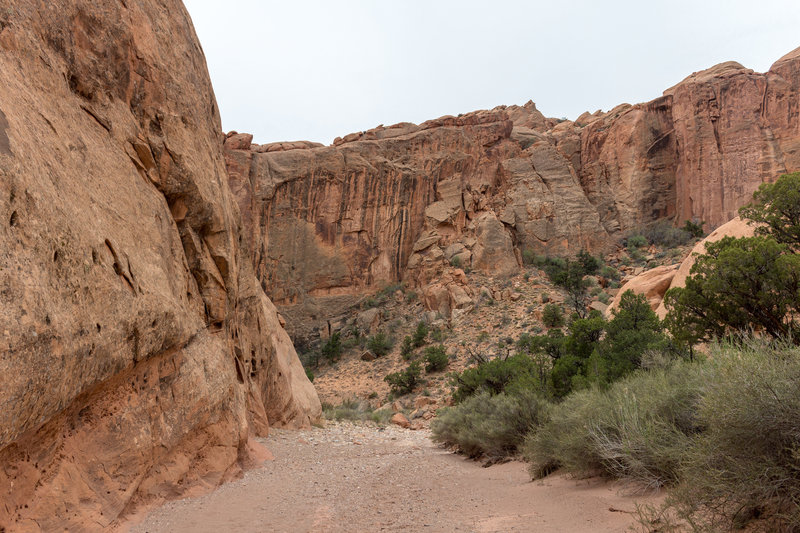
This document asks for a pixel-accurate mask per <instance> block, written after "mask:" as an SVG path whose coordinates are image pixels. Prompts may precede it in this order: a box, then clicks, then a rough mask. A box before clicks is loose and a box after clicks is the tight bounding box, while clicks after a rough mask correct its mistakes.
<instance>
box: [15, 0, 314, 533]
mask: <svg viewBox="0 0 800 533" xmlns="http://www.w3.org/2000/svg"><path fill="white" fill-rule="evenodd" d="M0 76H2V79H3V84H2V88H1V89H0V174H1V175H2V179H0V213H1V214H2V221H3V223H2V224H0V228H2V229H0V405H2V406H3V409H2V410H0V531H2V530H4V528H5V530H26V531H29V530H47V531H53V530H65V529H69V530H96V529H99V528H103V527H107V526H109V525H110V524H112V523H113V522H114V520H115V519H116V518H117V517H119V516H120V515H121V514H124V513H127V512H129V511H131V510H132V509H134V508H136V507H137V506H138V505H140V504H143V503H147V502H152V501H159V500H162V499H164V498H170V497H175V496H178V495H180V494H181V493H184V492H185V491H187V490H190V489H193V488H197V487H210V486H214V485H216V484H218V483H220V482H221V481H223V480H225V479H226V478H229V477H230V476H232V475H235V474H236V473H237V472H238V471H239V470H240V468H241V466H242V465H243V464H245V463H246V462H247V461H248V456H249V452H248V450H249V447H248V438H249V436H250V435H251V434H253V433H256V434H258V433H263V432H265V431H266V430H267V428H268V427H269V425H270V424H284V425H304V424H308V423H309V420H310V419H313V418H315V417H317V416H319V412H320V407H319V401H318V399H317V397H316V393H315V391H314V389H313V387H312V386H311V385H310V383H309V382H308V381H307V379H306V377H305V374H304V373H303V370H302V367H301V366H300V364H299V361H298V360H297V357H296V354H295V353H294V349H293V348H292V345H291V342H290V341H289V338H288V336H287V335H286V333H285V331H284V330H283V329H282V328H281V326H280V324H279V317H278V315H277V313H276V310H275V308H274V306H273V305H272V304H271V302H270V301H269V300H268V299H267V297H266V296H265V295H264V293H263V291H262V290H261V288H260V287H259V286H258V284H257V282H256V279H255V277H254V275H253V270H252V266H251V264H250V261H249V257H248V254H247V253H246V250H245V246H243V244H242V238H241V232H240V225H241V223H240V216H239V211H238V208H237V205H236V203H235V201H234V200H233V197H232V195H231V193H230V191H229V189H228V185H227V179H226V175H225V165H224V160H223V156H222V147H221V145H222V137H221V134H220V133H219V131H220V120H219V114H218V111H217V107H216V103H215V99H214V94H213V91H212V88H211V84H210V82H209V79H208V74H207V72H206V67H205V61H204V57H203V53H202V50H201V48H200V45H199V44H198V41H197V38H196V36H195V34H194V30H193V28H192V24H191V21H190V20H189V17H188V15H187V13H186V11H185V10H184V8H183V6H182V5H181V3H180V2H179V1H178V0H166V1H160V2H155V1H152V0H126V1H124V2H102V3H93V2H86V1H73V0H70V1H67V0H54V1H44V0H38V1H37V0H31V1H28V2H16V3H14V4H13V6H7V7H3V8H2V9H0Z"/></svg>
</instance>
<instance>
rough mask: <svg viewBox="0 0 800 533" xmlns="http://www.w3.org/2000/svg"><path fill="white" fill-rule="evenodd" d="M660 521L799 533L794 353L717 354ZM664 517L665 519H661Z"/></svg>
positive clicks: (799, 402) (798, 355)
mask: <svg viewBox="0 0 800 533" xmlns="http://www.w3.org/2000/svg"><path fill="white" fill-rule="evenodd" d="M706 366H708V367H710V369H711V372H709V376H708V380H707V381H708V383H707V385H706V387H705V390H704V394H703V397H702V400H701V401H700V407H699V424H700V426H702V427H703V429H704V431H703V433H702V434H701V435H700V436H698V438H696V439H695V440H694V442H693V444H692V445H691V446H689V447H688V448H687V450H686V452H685V454H684V455H685V457H684V460H683V468H682V469H681V483H680V484H679V485H678V486H677V487H676V488H675V490H673V491H671V493H670V496H669V498H668V500H667V503H666V505H665V508H662V509H661V514H662V518H663V516H671V517H672V518H673V519H677V520H678V521H679V522H682V523H690V524H692V525H693V526H694V528H695V529H696V530H703V531H729V530H732V529H741V528H747V530H748V531H799V530H800V392H798V390H799V389H798V383H800V350H798V349H797V348H794V347H790V346H788V343H787V344H785V345H780V344H779V345H778V346H777V347H772V348H770V347H768V346H767V345H766V344H765V343H760V342H759V343H755V342H750V343H748V344H747V345H746V346H744V347H743V348H732V347H730V346H727V347H725V346H723V347H721V348H718V349H715V350H714V352H713V353H712V355H711V357H710V360H709V363H708V364H707V365H706ZM665 511H666V512H665Z"/></svg>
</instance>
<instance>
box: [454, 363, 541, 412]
mask: <svg viewBox="0 0 800 533" xmlns="http://www.w3.org/2000/svg"><path fill="white" fill-rule="evenodd" d="M537 370H538V367H537V365H536V364H535V363H534V361H533V359H531V358H530V357H528V356H527V355H525V354H516V355H513V356H511V357H509V358H507V359H502V358H495V359H492V360H490V361H486V362H483V363H481V364H479V365H477V366H474V367H472V368H467V369H466V370H464V371H463V372H462V373H461V374H457V375H454V376H453V377H452V379H451V385H453V386H454V387H455V390H454V391H453V400H454V401H455V402H456V403H460V402H462V401H464V400H466V399H467V398H469V397H470V396H472V395H474V394H478V393H480V392H483V391H486V392H489V393H490V394H499V393H501V392H503V391H504V390H506V388H507V387H509V386H510V385H512V384H513V383H514V382H515V381H520V382H525V381H528V380H536V379H537V375H538V372H537Z"/></svg>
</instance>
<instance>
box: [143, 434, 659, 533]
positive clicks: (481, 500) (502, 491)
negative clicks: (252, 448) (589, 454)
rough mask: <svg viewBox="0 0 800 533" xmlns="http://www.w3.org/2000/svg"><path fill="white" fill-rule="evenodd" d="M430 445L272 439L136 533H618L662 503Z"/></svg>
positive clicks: (394, 437)
mask: <svg viewBox="0 0 800 533" xmlns="http://www.w3.org/2000/svg"><path fill="white" fill-rule="evenodd" d="M429 436H430V434H429V433H428V432H427V431H409V430H405V429H401V428H399V427H396V426H390V427H386V428H379V427H376V426H369V425H357V424H352V423H349V422H343V423H335V424H333V423H330V424H328V426H327V427H325V428H313V429H310V430H303V431H287V430H273V431H272V433H271V435H270V437H269V438H268V439H263V440H261V442H262V443H263V444H265V445H266V446H267V447H268V448H269V449H270V451H271V452H272V453H273V454H274V457H275V458H274V460H270V461H267V462H265V463H264V465H263V466H262V467H260V468H257V469H254V470H250V471H249V472H247V473H246V474H245V476H244V477H243V478H242V479H239V480H237V481H234V482H232V483H228V484H226V485H224V486H222V487H221V488H219V489H218V490H217V491H215V492H213V493H211V494H207V495H205V496H202V497H198V498H189V499H185V500H180V501H174V502H171V503H168V504H166V505H164V506H163V507H161V508H160V509H157V510H155V511H154V512H152V513H151V514H149V515H148V516H147V517H146V518H145V520H144V521H143V522H141V523H139V524H138V525H135V526H133V528H132V531H133V532H135V533H143V532H148V533H155V532H162V531H169V532H176V533H179V532H192V533H195V532H204V531H208V532H212V531H213V532H219V531H237V532H263V531H276V532H281V531H286V532H295V531H297V532H300V531H314V532H350V531H353V532H356V531H358V532H366V531H470V532H500V531H503V532H506V531H536V532H564V531H569V532H573V533H578V532H587V533H588V532H592V533H597V532H604V531H615V532H616V531H625V530H626V529H628V528H629V527H630V526H632V525H633V523H634V519H633V515H632V514H631V512H632V511H634V510H635V506H636V502H640V503H652V502H655V501H657V500H658V499H659V496H658V495H652V494H650V495H645V496H630V495H626V491H625V487H623V486H621V485H619V484H610V483H606V482H603V481H600V480H597V479H590V480H573V479H568V478H566V477H563V476H560V475H557V474H556V475H553V476H550V477H548V478H546V479H544V480H542V481H534V482H532V481H530V478H529V476H528V474H527V472H526V470H525V465H524V464H522V463H519V462H510V463H506V464H502V465H495V466H492V467H489V468H482V467H481V465H480V463H477V462H474V461H470V460H467V459H464V458H463V457H460V456H457V455H454V454H452V453H450V452H449V451H447V450H444V449H442V448H439V447H437V446H436V445H435V444H433V443H432V442H431V441H430V439H429Z"/></svg>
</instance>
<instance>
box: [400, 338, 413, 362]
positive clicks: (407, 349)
mask: <svg viewBox="0 0 800 533" xmlns="http://www.w3.org/2000/svg"><path fill="white" fill-rule="evenodd" d="M400 355H402V356H403V359H405V360H406V361H408V360H409V359H411V357H412V356H413V355H414V341H413V340H412V339H411V336H410V335H406V336H405V338H404V339H403V344H401V345H400Z"/></svg>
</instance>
